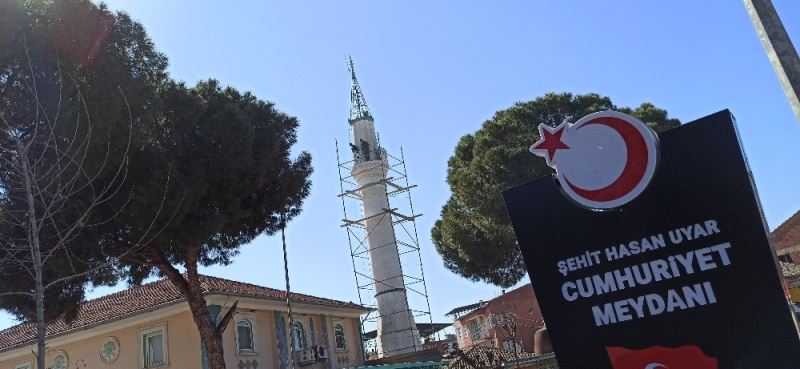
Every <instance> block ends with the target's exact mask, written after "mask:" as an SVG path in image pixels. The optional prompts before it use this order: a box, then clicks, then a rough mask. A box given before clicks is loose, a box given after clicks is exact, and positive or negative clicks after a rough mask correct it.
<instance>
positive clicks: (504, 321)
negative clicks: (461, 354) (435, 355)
mask: <svg viewBox="0 0 800 369" xmlns="http://www.w3.org/2000/svg"><path fill="white" fill-rule="evenodd" d="M446 315H448V316H452V317H453V320H454V322H453V328H454V329H455V331H456V339H457V340H458V347H459V348H460V349H462V350H463V349H466V348H469V347H472V346H476V345H477V346H490V347H497V348H502V349H506V350H513V349H514V346H515V345H514V341H516V350H517V351H520V352H533V351H534V350H533V347H534V334H535V332H536V331H537V330H538V329H540V328H542V327H543V326H544V319H542V313H541V311H540V310H539V305H538V303H537V302H536V295H535V294H534V293H533V287H531V285H530V283H529V284H526V285H524V286H522V287H519V288H517V289H515V290H513V291H509V292H504V293H503V294H501V295H500V296H498V297H495V298H493V299H491V300H488V301H480V302H477V303H474V304H470V305H466V306H460V307H457V308H455V309H453V310H451V311H450V312H448V313H447V314H446Z"/></svg>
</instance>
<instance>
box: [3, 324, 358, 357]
mask: <svg viewBox="0 0 800 369" xmlns="http://www.w3.org/2000/svg"><path fill="white" fill-rule="evenodd" d="M223 310H224V309H223ZM253 317H255V321H253ZM278 317H280V318H278ZM293 317H294V320H295V321H296V322H300V323H302V324H303V327H304V330H305V333H306V343H307V347H309V348H311V347H312V346H319V345H323V346H327V347H328V355H329V356H328V358H327V359H318V360H317V361H316V362H314V363H311V364H304V365H300V364H297V365H296V367H298V368H306V369H341V368H348V367H354V366H359V365H363V355H362V354H361V346H360V344H359V340H358V339H359V336H360V331H359V326H358V318H346V317H341V316H336V315H325V314H304V313H295V314H293ZM236 318H237V319H234V320H232V323H231V325H230V326H228V328H227V329H226V330H225V333H224V334H223V341H224V346H225V361H226V362H227V363H228V367H229V368H239V367H240V366H239V365H240V364H241V367H243V368H246V369H247V368H255V367H256V366H255V365H254V364H255V363H257V367H258V368H274V369H286V368H289V367H290V365H289V362H288V356H289V353H290V351H289V347H288V345H289V343H290V332H291V330H290V329H289V318H288V316H287V314H285V313H283V312H277V313H276V312H275V311H271V310H253V309H248V310H245V309H238V312H237V316H236ZM238 318H247V319H249V320H251V322H253V323H254V330H255V332H254V336H255V345H256V352H255V353H237V350H236V321H237V320H238ZM334 321H341V322H342V323H344V329H345V339H346V349H345V350H343V351H336V349H335V344H334V336H333V324H334V323H333V322H334ZM281 324H282V325H283V327H282V329H281V328H279V326H278V325H281ZM281 335H282V337H280V336H281ZM281 338H282V339H283V340H281ZM282 357H283V358H285V359H287V361H285V362H282V360H281V359H282ZM248 365H249V366H248ZM0 369H3V368H0Z"/></svg>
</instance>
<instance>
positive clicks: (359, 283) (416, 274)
mask: <svg viewBox="0 0 800 369" xmlns="http://www.w3.org/2000/svg"><path fill="white" fill-rule="evenodd" d="M377 151H378V152H380V153H381V156H382V159H383V160H381V162H382V164H381V165H382V166H383V167H384V168H383V169H384V170H385V173H386V176H385V178H384V179H382V180H380V181H377V182H375V183H370V184H367V185H364V186H361V185H359V184H358V183H357V181H356V180H355V174H357V173H353V172H352V171H353V166H354V164H355V163H356V159H352V160H347V161H342V156H341V155H340V153H339V143H338V141H337V142H336V160H337V163H338V172H339V186H340V193H339V195H338V196H339V198H341V200H342V212H343V214H344V218H342V225H341V227H343V228H345V230H346V231H347V240H348V243H349V245H350V256H351V258H352V263H353V276H354V277H355V282H356V287H357V290H358V298H359V303H360V304H361V305H363V306H366V307H370V308H373V309H375V310H373V311H372V312H370V313H368V314H367V315H365V316H363V317H362V318H361V337H362V342H364V346H363V347H364V354H365V357H366V358H367V359H373V358H376V355H377V346H376V345H377V343H376V341H375V337H374V336H373V335H372V334H371V333H373V332H375V331H377V321H378V318H379V317H380V316H379V314H380V313H379V312H378V310H377V308H378V306H377V301H376V299H375V286H376V285H379V284H380V283H383V281H378V280H375V279H374V278H373V275H372V265H371V262H370V257H369V253H370V248H369V247H370V246H369V243H368V242H367V237H368V235H369V234H370V233H369V232H370V230H369V229H367V227H366V223H367V222H366V220H367V219H370V218H373V217H383V218H382V219H386V218H385V217H389V218H390V219H391V222H392V225H393V227H394V232H395V239H396V246H397V251H398V257H399V258H400V265H401V273H402V277H403V283H404V285H405V288H406V291H407V292H406V296H407V298H408V306H409V309H408V311H405V312H403V311H401V312H399V313H406V314H409V315H410V316H411V317H413V320H414V321H415V322H416V323H430V324H431V325H433V320H432V317H431V312H430V311H431V308H430V302H429V301H428V288H427V285H426V283H425V273H424V269H423V267H422V256H421V254H420V243H419V239H418V235H417V224H416V218H418V217H420V216H421V215H422V214H416V213H415V211H414V203H413V201H412V198H411V189H413V188H415V187H416V185H410V184H409V181H408V175H407V172H406V164H405V157H404V154H403V149H402V148H400V156H399V157H397V156H394V155H391V154H388V153H387V152H386V150H384V149H382V148H379V149H378V150H377ZM374 185H382V186H386V194H387V198H388V199H387V200H388V203H389V207H388V208H384V209H383V211H382V212H380V213H378V214H375V215H372V216H371V217H369V218H367V217H365V215H364V212H363V205H362V199H361V194H360V192H361V190H363V189H364V188H366V187H368V186H374ZM385 246H389V245H378V246H373V248H377V247H385ZM396 277H398V276H391V277H390V278H387V280H389V279H393V278H396ZM408 334H410V335H413V334H414V332H413V331H412V330H408ZM421 345H422V344H421V343H419V347H421ZM417 349H419V348H417ZM383 354H384V356H389V355H392V353H391V352H384V353H383Z"/></svg>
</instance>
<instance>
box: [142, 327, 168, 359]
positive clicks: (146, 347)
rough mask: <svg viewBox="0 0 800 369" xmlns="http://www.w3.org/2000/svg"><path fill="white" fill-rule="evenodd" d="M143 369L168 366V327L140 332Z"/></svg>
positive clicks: (151, 328)
mask: <svg viewBox="0 0 800 369" xmlns="http://www.w3.org/2000/svg"><path fill="white" fill-rule="evenodd" d="M139 337H140V339H141V340H140V342H141V355H142V356H141V362H142V368H154V367H157V366H160V365H165V364H167V326H166V325H164V324H161V325H157V326H153V327H150V328H146V329H142V330H140V331H139Z"/></svg>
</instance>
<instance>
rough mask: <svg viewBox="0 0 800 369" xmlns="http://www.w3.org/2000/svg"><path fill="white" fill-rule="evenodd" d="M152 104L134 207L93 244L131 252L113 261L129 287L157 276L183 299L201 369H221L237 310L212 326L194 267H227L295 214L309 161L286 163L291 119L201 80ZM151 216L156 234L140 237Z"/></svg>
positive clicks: (305, 189)
mask: <svg viewBox="0 0 800 369" xmlns="http://www.w3.org/2000/svg"><path fill="white" fill-rule="evenodd" d="M159 96H160V103H159V105H160V106H159V109H158V113H157V114H156V116H155V118H154V119H153V121H152V122H151V124H150V125H149V126H148V128H147V129H146V131H147V137H148V138H149V139H147V140H144V141H143V142H144V145H143V146H142V148H141V149H140V150H137V151H135V152H132V153H131V158H130V175H129V181H130V182H132V183H131V185H132V193H133V195H132V201H130V204H129V205H128V207H127V208H126V210H125V211H124V212H122V213H121V214H120V215H119V216H118V217H116V219H115V222H114V223H115V226H116V229H115V230H114V231H112V232H109V233H107V234H106V235H105V237H104V238H103V240H102V241H101V243H102V244H104V245H106V247H107V248H108V249H115V248H116V249H117V251H116V252H117V253H120V254H121V253H123V252H125V251H126V250H128V249H130V248H131V247H137V248H136V249H135V251H134V252H132V253H130V254H127V255H126V256H125V257H123V258H122V260H121V261H120V266H121V267H122V269H123V271H124V276H125V277H126V278H127V280H128V281H129V282H131V283H133V284H138V283H140V282H141V281H142V280H143V279H144V278H147V277H149V276H152V275H159V276H165V277H166V278H167V279H169V280H170V281H171V282H172V284H173V285H175V287H176V288H178V289H179V290H180V291H181V292H182V293H183V294H184V295H185V296H186V299H187V302H188V304H189V307H190V309H191V312H192V316H193V317H194V322H195V324H196V325H197V328H198V330H199V332H200V336H201V338H202V341H203V344H204V345H205V349H206V353H207V355H208V359H209V364H210V365H211V368H213V369H222V368H225V361H224V356H223V346H222V333H223V331H224V330H225V328H226V326H227V324H228V322H229V320H230V318H231V316H232V314H233V312H234V310H235V304H234V306H233V307H232V308H231V309H230V310H229V311H228V312H227V314H225V316H224V317H222V319H220V320H219V321H218V322H217V321H216V318H217V317H215V316H211V314H210V313H209V310H208V307H207V305H206V300H205V298H204V296H203V287H202V286H201V285H200V276H199V273H198V267H199V266H210V265H227V264H230V263H231V260H232V258H233V257H234V256H235V255H236V254H238V252H239V247H241V246H242V245H243V244H246V243H249V242H250V241H252V240H253V239H254V238H255V237H256V236H258V235H260V234H274V233H275V232H276V231H278V230H279V229H280V228H281V226H282V219H286V220H289V219H292V218H293V217H294V216H296V215H297V214H299V213H300V210H301V205H302V202H303V200H304V199H305V198H306V197H307V196H308V194H309V189H310V182H309V179H308V178H309V176H310V174H311V170H312V169H311V156H310V155H309V154H308V153H306V152H301V153H299V155H297V156H296V157H294V158H293V157H292V155H291V148H292V146H293V145H294V144H295V142H296V141H297V137H296V129H297V127H298V121H297V119H296V118H294V117H291V116H289V115H286V114H284V113H282V112H280V111H278V110H276V109H275V107H274V106H273V104H272V103H269V102H265V101H262V100H259V99H257V98H256V97H255V96H253V95H252V94H250V93H240V92H239V91H237V90H236V89H233V88H230V87H226V88H223V87H221V86H220V85H219V83H218V82H216V81H214V80H209V81H205V82H202V83H199V84H198V85H197V86H195V87H193V88H189V87H187V86H185V85H184V84H182V83H175V82H170V83H166V84H165V85H164V86H163V87H162V88H161V89H160V91H159ZM165 178H166V179H168V181H169V185H168V186H167V187H166V188H167V190H166V191H167V196H163V194H164V184H163V179H165ZM112 207H113V206H112ZM158 208H161V209H164V210H165V211H164V212H163V213H161V214H156V213H154V210H153V209H158ZM154 217H155V218H156V219H158V220H157V223H160V224H164V227H163V228H162V227H159V231H158V232H156V233H155V234H153V235H152V237H148V236H147V234H148V232H149V230H150V229H151V227H152V219H154ZM142 238H148V240H147V242H146V243H145V245H144V246H141V247H140V248H138V247H139V246H138V245H139V244H140V240H141V239H142Z"/></svg>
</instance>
